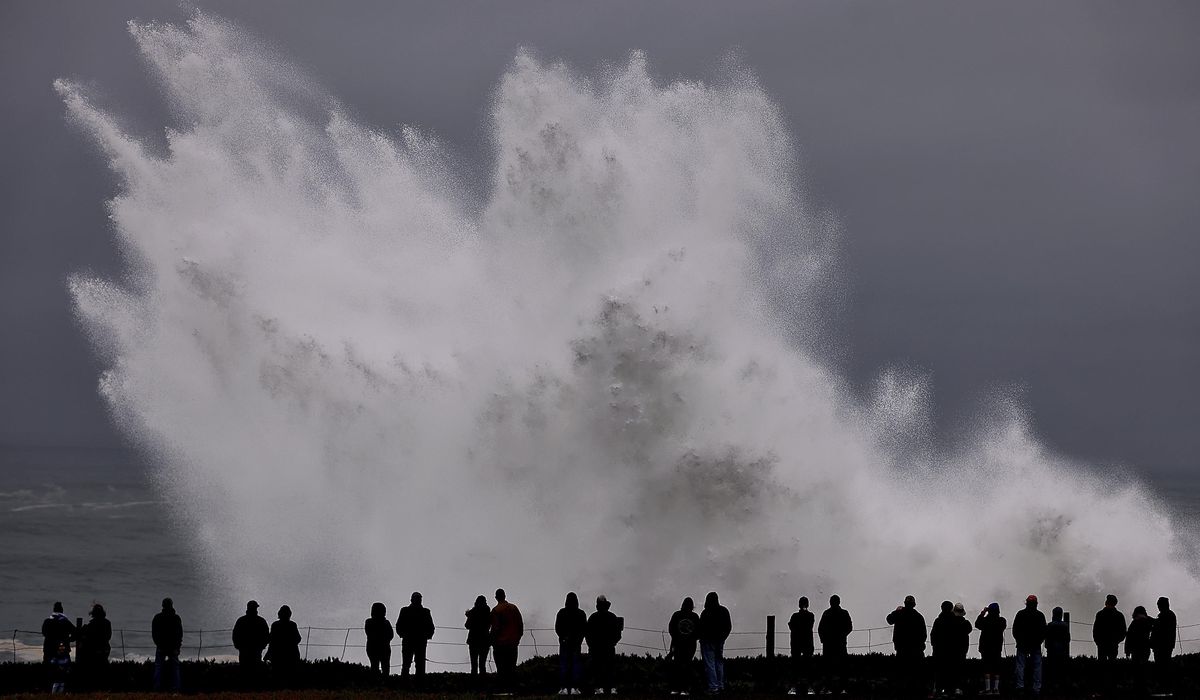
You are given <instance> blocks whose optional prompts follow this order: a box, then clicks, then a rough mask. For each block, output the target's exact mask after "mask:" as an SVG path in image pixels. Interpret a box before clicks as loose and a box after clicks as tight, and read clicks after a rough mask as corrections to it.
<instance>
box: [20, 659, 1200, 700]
mask: <svg viewBox="0 0 1200 700" xmlns="http://www.w3.org/2000/svg"><path fill="white" fill-rule="evenodd" d="M394 660H395V661H399V655H397V657H396V658H395V659H394ZM814 661H815V663H814V668H813V673H814V676H815V677H816V678H820V677H821V676H822V675H823V671H824V669H823V668H822V666H821V659H820V657H817V658H816V659H815V660H814ZM927 661H928V660H927ZM1007 662H1008V664H1007V671H1006V675H1005V677H1004V680H1003V681H1002V690H1003V691H1004V694H1005V695H1007V696H1009V697H1012V695H1011V694H1010V690H1011V687H1012V673H1013V665H1012V659H1008V660H1007ZM788 663H789V660H788V659H787V658H784V657H779V658H775V659H766V658H764V657H758V658H738V659H730V660H728V661H727V662H726V675H727V680H728V691H727V692H726V695H728V696H732V697H764V698H765V697H780V696H782V695H783V693H784V692H785V691H786V689H787V688H788V686H789V676H788V669H789V665H788ZM846 670H847V674H846V679H847V682H846V685H847V687H848V689H849V695H848V696H841V697H848V698H872V699H874V698H880V699H883V698H894V697H896V694H895V693H894V692H893V686H892V684H891V681H890V678H891V676H892V675H893V673H894V671H895V657H892V656H889V655H883V654H870V655H863V656H852V657H850V662H849V664H848V668H847V669H846ZM927 670H928V667H927ZM667 671H668V669H667V666H666V664H665V662H663V660H662V659H661V658H658V657H649V656H645V657H638V656H621V657H618V662H617V675H616V678H617V683H616V685H617V688H618V689H619V691H620V695H619V696H618V697H648V696H664V695H666V694H667V691H668V690H669V688H668V685H667V681H668V676H667ZM1067 671H1068V677H1067V678H1066V679H1065V682H1064V684H1063V685H1062V687H1061V688H1059V689H1056V690H1051V689H1047V692H1045V693H1043V695H1042V697H1044V698H1047V699H1050V698H1062V699H1067V698H1072V699H1073V698H1092V697H1097V696H1101V695H1102V696H1103V697H1108V698H1137V697H1139V696H1140V697H1145V695H1146V694H1145V693H1144V692H1142V691H1140V690H1139V689H1138V687H1137V685H1136V678H1137V674H1136V671H1137V670H1136V669H1135V668H1134V667H1133V665H1132V664H1130V663H1129V662H1127V661H1125V660H1120V661H1118V662H1117V663H1116V665H1115V666H1114V667H1113V668H1112V669H1111V670H1107V671H1106V670H1105V669H1103V668H1101V667H1100V666H1099V665H1098V664H1097V662H1096V660H1095V659H1092V658H1087V657H1081V658H1076V659H1071V665H1070V667H1069V668H1068V669H1067ZM1171 671H1172V674H1173V686H1174V688H1173V690H1174V697H1177V698H1200V654H1188V655H1185V656H1180V657H1177V658H1176V659H1175V660H1174V665H1173V667H1172V669H1171ZM693 672H694V674H695V677H696V678H697V679H699V678H700V676H701V667H700V664H699V662H696V664H695V666H694V668H693ZM979 673H980V668H979V662H978V661H976V660H968V662H967V667H966V676H967V678H968V679H971V681H973V682H971V683H969V684H968V685H969V687H968V688H967V697H973V696H974V695H975V694H976V690H977V688H978V682H977V681H978V678H979ZM1150 673H1151V675H1153V674H1154V669H1153V668H1151V669H1150ZM182 677H183V692H184V693H187V694H200V693H203V694H218V695H221V696H225V697H229V698H238V699H239V700H246V699H247V698H297V697H299V698H314V699H317V698H319V699H322V700H324V699H329V700H332V699H334V698H350V697H356V698H357V697H382V696H395V695H396V694H403V695H420V696H422V697H447V698H462V699H464V700H465V699H467V698H477V697H480V696H486V695H490V694H492V693H493V692H494V691H495V690H496V689H494V688H491V687H490V686H487V685H484V686H481V685H479V684H478V683H477V682H475V681H474V680H473V679H472V678H471V677H470V676H469V675H467V674H464V673H431V674H429V675H427V676H426V677H425V679H424V681H423V682H421V683H420V684H419V685H418V684H416V683H414V682H411V681H409V682H403V681H401V679H400V678H399V677H397V676H393V677H392V678H391V679H390V680H389V682H388V684H387V685H386V686H383V685H381V684H380V683H379V682H378V681H377V679H376V678H375V677H373V676H372V675H371V673H370V670H369V669H368V668H366V667H364V666H361V665H359V664H353V663H345V662H342V661H338V660H336V659H328V660H323V661H307V662H303V663H302V664H301V666H300V667H298V668H297V669H296V672H295V674H294V676H293V677H291V678H290V679H280V678H271V677H270V676H269V675H268V676H266V677H264V678H261V679H258V681H257V682H255V683H252V684H250V685H247V683H246V680H245V678H244V676H243V675H242V673H241V670H240V669H239V668H238V666H237V664H232V663H224V662H220V663H218V662H211V661H185V662H183V666H182ZM152 678H153V664H151V663H150V662H141V663H135V662H118V663H113V664H110V665H109V666H108V667H107V668H106V669H105V671H104V673H103V675H102V676H100V677H95V678H90V679H89V678H85V677H83V676H79V675H77V676H75V677H72V678H70V679H69V680H68V686H67V687H68V691H69V692H72V693H84V692H88V691H90V692H91V694H93V695H94V696H95V697H104V696H108V695H112V694H114V693H122V694H123V693H135V694H136V697H139V698H143V697H144V698H150V697H166V696H156V695H155V694H153V693H150V692H149V690H150V688H151V687H152ZM491 678H492V677H491V676H489V677H488V680H489V681H490V680H491ZM585 682H586V680H585ZM285 686H286V687H285ZM49 688H50V678H49V675H48V672H47V669H45V668H44V667H43V666H41V665H40V664H30V663H4V664H0V693H3V694H9V695H12V694H40V693H46V692H47V691H48V690H49ZM1151 688H1152V690H1154V691H1157V692H1161V691H1162V690H1164V688H1162V687H1155V686H1154V685H1153V683H1152V684H1151ZM513 690H514V691H515V695H517V696H527V697H532V696H547V695H553V694H554V693H556V692H557V690H558V659H557V657H553V656H551V657H542V658H536V659H531V660H529V661H526V662H525V663H523V664H521V665H520V667H518V669H517V679H516V687H515V688H514V689H513ZM588 691H589V689H588V688H587V687H586V686H585V693H588ZM700 691H701V687H700V686H699V685H698V683H697V686H696V687H695V688H694V689H693V694H694V695H700V694H701V693H700Z"/></svg>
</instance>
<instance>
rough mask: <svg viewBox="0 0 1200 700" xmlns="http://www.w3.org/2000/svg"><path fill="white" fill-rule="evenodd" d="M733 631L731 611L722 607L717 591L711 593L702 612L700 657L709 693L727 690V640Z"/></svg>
mask: <svg viewBox="0 0 1200 700" xmlns="http://www.w3.org/2000/svg"><path fill="white" fill-rule="evenodd" d="M732 631H733V621H732V620H731V619H730V617H729V609H728V608H726V607H725V606H724V605H721V601H720V600H719V599H718V598H717V592H716V591H710V592H709V594H708V595H707V596H705V597H704V610H702V611H701V612H700V656H701V657H702V658H703V659H704V675H705V679H706V680H707V681H708V692H709V693H719V692H721V691H723V690H725V640H726V639H729V633H730V632H732Z"/></svg>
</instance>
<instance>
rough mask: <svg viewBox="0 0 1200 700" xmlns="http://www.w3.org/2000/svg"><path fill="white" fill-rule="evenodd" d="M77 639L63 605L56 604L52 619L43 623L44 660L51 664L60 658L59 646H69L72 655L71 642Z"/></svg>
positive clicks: (69, 652) (49, 618)
mask: <svg viewBox="0 0 1200 700" xmlns="http://www.w3.org/2000/svg"><path fill="white" fill-rule="evenodd" d="M74 639H75V625H74V624H73V623H72V622H71V621H70V620H68V619H67V616H66V615H64V614H63V604H62V603H59V602H55V603H54V607H53V608H52V612H51V613H50V617H47V618H46V619H45V620H43V621H42V660H43V661H45V662H46V663H50V662H51V661H53V660H54V658H55V657H56V656H58V645H59V644H60V643H62V644H66V645H67V655H68V656H69V655H70V654H71V641H72V640H74Z"/></svg>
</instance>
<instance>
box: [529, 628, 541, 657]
mask: <svg viewBox="0 0 1200 700" xmlns="http://www.w3.org/2000/svg"><path fill="white" fill-rule="evenodd" d="M529 638H530V639H532V640H533V655H534V656H541V654H539V653H538V646H537V635H536V634H534V633H533V630H529Z"/></svg>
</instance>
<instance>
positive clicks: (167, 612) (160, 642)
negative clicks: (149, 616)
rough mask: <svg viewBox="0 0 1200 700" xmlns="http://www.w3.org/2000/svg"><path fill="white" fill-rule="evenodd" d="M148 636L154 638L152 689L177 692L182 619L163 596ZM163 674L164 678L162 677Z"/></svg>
mask: <svg viewBox="0 0 1200 700" xmlns="http://www.w3.org/2000/svg"><path fill="white" fill-rule="evenodd" d="M150 637H151V638H152V639H153V640H154V690H155V692H160V691H162V690H163V683H164V682H165V683H166V684H167V688H166V689H167V690H170V691H173V692H179V685H180V681H179V649H180V648H181V647H182V646H183V620H181V619H180V618H179V614H178V613H176V612H175V603H174V602H172V601H171V599H170V598H163V602H162V612H160V613H158V614H157V615H155V616H154V619H153V620H152V621H151V622H150ZM164 676H165V678H164Z"/></svg>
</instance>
